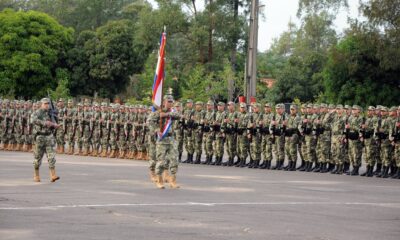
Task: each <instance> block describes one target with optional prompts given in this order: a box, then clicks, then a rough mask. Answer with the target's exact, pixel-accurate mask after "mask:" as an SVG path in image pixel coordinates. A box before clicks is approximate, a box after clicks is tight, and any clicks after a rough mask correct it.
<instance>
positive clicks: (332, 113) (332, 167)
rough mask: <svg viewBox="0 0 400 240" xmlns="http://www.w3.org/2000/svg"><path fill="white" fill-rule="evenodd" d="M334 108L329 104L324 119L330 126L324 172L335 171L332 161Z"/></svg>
mask: <svg viewBox="0 0 400 240" xmlns="http://www.w3.org/2000/svg"><path fill="white" fill-rule="evenodd" d="M335 108H336V107H335V105H333V104H329V106H328V109H329V110H328V111H329V118H328V119H324V121H325V122H326V121H328V120H329V119H330V125H329V126H328V127H329V129H330V140H329V141H330V146H329V160H328V169H327V170H326V172H331V171H333V169H335V165H336V163H335V161H334V160H333V159H332V124H333V121H334V120H335V116H336V109H335Z"/></svg>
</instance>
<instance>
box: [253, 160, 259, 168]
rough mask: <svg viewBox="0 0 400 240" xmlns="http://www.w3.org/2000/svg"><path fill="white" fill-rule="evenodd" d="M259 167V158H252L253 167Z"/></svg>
mask: <svg viewBox="0 0 400 240" xmlns="http://www.w3.org/2000/svg"><path fill="white" fill-rule="evenodd" d="M259 167H260V160H254V162H253V168H259Z"/></svg>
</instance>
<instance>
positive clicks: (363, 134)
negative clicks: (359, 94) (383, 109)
mask: <svg viewBox="0 0 400 240" xmlns="http://www.w3.org/2000/svg"><path fill="white" fill-rule="evenodd" d="M374 112H375V107H373V106H369V107H368V110H367V116H366V118H364V119H365V120H364V119H363V124H362V125H361V129H360V140H361V142H362V143H363V144H364V146H365V163H366V166H367V170H366V171H365V172H364V173H363V174H361V175H360V176H363V177H364V176H366V177H372V176H373V175H374V174H373V169H374V166H375V161H376V154H377V150H376V149H377V146H378V145H377V142H376V141H375V139H374V138H373V135H374V129H375V128H376V126H377V123H378V118H377V117H374Z"/></svg>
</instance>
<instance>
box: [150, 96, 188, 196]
mask: <svg viewBox="0 0 400 240" xmlns="http://www.w3.org/2000/svg"><path fill="white" fill-rule="evenodd" d="M173 101H174V100H173V97H172V96H171V95H166V96H164V102H163V104H164V106H163V109H162V110H161V111H157V112H155V114H154V115H152V118H153V119H154V120H153V119H152V120H151V121H157V120H158V119H160V118H161V121H162V126H163V127H162V129H163V130H164V131H163V132H159V133H158V135H159V140H158V141H157V143H156V152H157V159H158V161H157V163H156V174H157V181H156V186H157V188H159V189H163V188H164V185H163V183H164V180H163V177H162V173H163V172H164V170H169V171H170V178H169V179H168V182H169V184H170V187H171V188H179V186H178V185H177V183H176V173H177V171H178V161H177V160H178V153H177V150H176V148H175V144H176V142H175V140H174V137H173V133H172V132H170V131H168V129H170V130H171V128H170V127H168V126H169V125H172V124H173V121H175V120H178V119H179V118H180V117H181V116H180V114H179V113H178V112H176V111H172V104H173ZM155 119H157V120H155ZM172 129H173V128H172ZM168 162H169V169H167V167H166V164H167V163H168Z"/></svg>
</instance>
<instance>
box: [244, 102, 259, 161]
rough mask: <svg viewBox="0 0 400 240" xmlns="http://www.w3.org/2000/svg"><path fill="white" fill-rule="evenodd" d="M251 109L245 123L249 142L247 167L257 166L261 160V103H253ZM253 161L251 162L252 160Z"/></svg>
mask: <svg viewBox="0 0 400 240" xmlns="http://www.w3.org/2000/svg"><path fill="white" fill-rule="evenodd" d="M251 106H252V108H253V111H252V113H249V115H250V120H249V122H248V125H247V129H248V135H247V136H248V138H249V142H250V145H249V146H250V163H249V166H248V167H249V168H259V166H260V161H261V147H262V145H261V143H262V135H261V127H262V126H261V124H262V118H263V114H262V113H261V112H260V108H261V104H260V103H253V104H252V105H251ZM252 161H253V162H252Z"/></svg>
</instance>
